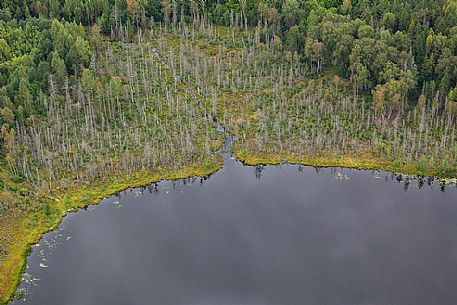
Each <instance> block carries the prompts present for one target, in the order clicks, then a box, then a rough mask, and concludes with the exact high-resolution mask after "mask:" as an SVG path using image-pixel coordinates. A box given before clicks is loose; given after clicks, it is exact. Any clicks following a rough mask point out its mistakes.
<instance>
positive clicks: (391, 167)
mask: <svg viewBox="0 0 457 305" xmlns="http://www.w3.org/2000/svg"><path fill="white" fill-rule="evenodd" d="M234 153H235V156H236V158H237V159H238V160H239V161H240V162H242V163H243V164H245V165H248V166H257V165H278V164H282V163H286V164H297V165H298V164H300V165H303V166H312V167H321V168H330V167H341V168H348V169H358V170H379V171H387V172H391V173H394V174H397V175H404V176H410V177H413V178H421V177H433V178H434V179H436V181H438V182H439V183H442V184H452V185H457V173H453V174H452V175H449V176H442V175H440V174H439V173H438V172H437V171H433V169H431V168H426V169H418V168H417V165H418V162H416V163H409V164H395V163H394V162H391V161H387V160H383V159H379V158H373V157H367V156H363V155H361V156H358V157H354V156H341V157H338V156H329V155H314V156H311V155H300V154H293V153H292V154H291V153H279V154H263V153H256V152H252V151H244V149H240V148H238V147H235V149H234Z"/></svg>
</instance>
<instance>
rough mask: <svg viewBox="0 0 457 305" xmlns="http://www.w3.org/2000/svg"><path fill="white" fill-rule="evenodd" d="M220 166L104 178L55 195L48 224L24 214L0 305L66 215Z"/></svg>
mask: <svg viewBox="0 0 457 305" xmlns="http://www.w3.org/2000/svg"><path fill="white" fill-rule="evenodd" d="M223 164H224V163H223V160H222V158H221V157H220V156H217V157H216V159H215V160H214V161H212V160H204V161H203V162H202V163H200V164H191V165H186V166H183V167H181V168H178V169H176V170H174V169H160V168H159V169H158V170H156V171H146V170H145V171H142V172H137V173H134V174H128V175H125V176H123V177H110V178H106V179H103V180H102V181H100V183H97V185H88V184H84V185H81V186H80V187H78V188H75V189H73V190H70V191H64V192H57V195H54V196H55V197H56V199H58V200H56V201H55V202H56V203H57V205H58V206H57V207H56V208H53V210H52V212H51V214H50V215H49V216H48V217H50V218H51V217H52V218H53V219H54V220H53V221H52V223H51V224H49V223H47V222H46V220H45V219H42V218H43V216H42V215H39V212H32V213H27V212H26V218H25V219H21V221H20V223H18V224H17V226H16V227H15V230H14V232H17V234H15V235H14V237H15V238H14V241H13V243H12V245H11V246H10V247H9V249H10V251H9V254H8V255H7V256H6V258H5V259H4V261H3V262H2V264H1V265H0V284H1V285H0V305H7V304H8V303H9V302H11V301H12V300H14V299H15V297H16V292H17V288H18V287H19V285H20V282H21V276H22V273H23V271H24V270H25V268H26V262H27V257H28V256H29V255H30V252H31V250H32V248H31V246H32V245H34V244H36V243H38V242H39V241H40V240H41V238H42V236H43V235H44V234H46V233H48V232H51V231H53V230H55V229H56V228H57V227H58V226H59V225H60V223H61V222H62V220H63V219H64V218H65V217H66V216H67V215H68V214H70V213H73V212H77V211H78V210H80V209H83V208H85V207H87V206H90V205H97V204H99V203H100V202H101V201H102V200H103V199H105V198H108V197H111V196H113V195H114V194H116V193H118V192H121V191H124V190H127V189H129V188H138V187H142V186H147V185H150V184H152V183H156V182H160V181H163V180H178V179H185V178H190V177H206V176H208V175H211V174H214V173H215V172H217V171H218V170H220V169H221V168H222V166H223ZM48 200H49V199H48ZM34 217H41V219H39V220H40V223H39V224H38V225H37V226H36V227H34V228H32V229H30V228H27V222H28V221H29V220H30V219H32V218H34ZM48 221H49V220H48ZM22 233H23V234H22Z"/></svg>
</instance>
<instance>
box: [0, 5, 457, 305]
mask: <svg viewBox="0 0 457 305" xmlns="http://www.w3.org/2000/svg"><path fill="white" fill-rule="evenodd" d="M209 114H210V115H209ZM212 117H216V118H218V119H219V122H220V123H221V124H222V125H223V126H224V127H225V128H226V130H228V131H230V132H231V133H232V134H234V135H235V136H236V137H237V138H238V141H237V142H236V143H235V147H234V152H235V154H236V156H237V158H239V159H240V160H242V161H244V162H246V163H248V164H265V163H280V162H283V161H288V162H292V163H302V164H307V165H313V166H347V167H356V168H368V169H385V170H391V171H394V172H402V173H406V174H415V175H419V176H436V177H438V178H456V177H457V142H456V127H457V126H456V124H457V122H456V120H457V1H455V0H431V1H429V0H427V1H425V0H415V1H413V0H395V1H386V0H321V1H318V0H226V1H224V0H218V1H209V0H190V1H183V0H161V1H159V0H34V1H32V0H3V1H1V3H0V128H1V129H0V232H1V233H0V304H1V302H2V301H5V302H6V300H7V299H9V298H10V297H11V296H12V295H13V291H14V285H15V284H17V281H18V278H19V274H20V270H21V267H23V264H24V260H23V256H24V254H25V253H26V249H27V247H28V245H29V244H31V243H33V242H34V241H36V239H37V238H38V237H39V236H40V235H41V233H43V232H45V231H47V230H49V229H50V228H52V227H53V226H55V225H56V223H58V221H59V220H60V219H61V218H62V216H63V215H64V214H65V213H66V212H67V211H68V210H71V209H74V208H76V207H80V206H84V205H86V204H88V203H92V202H93V201H95V202H96V201H97V199H98V198H99V197H100V196H101V194H97V192H96V191H97V190H100V188H102V189H104V192H103V194H104V195H105V196H106V195H109V194H110V192H111V193H113V192H116V191H120V190H121V189H122V188H125V187H126V186H130V185H131V184H137V183H138V181H137V182H132V181H134V180H135V179H137V180H139V181H140V182H141V181H142V182H145V183H147V182H152V181H153V180H155V179H161V178H164V177H174V175H175V174H173V173H177V172H179V173H180V174H179V175H178V176H189V175H197V174H209V173H211V172H213V171H215V170H216V169H217V168H219V167H220V164H221V159H220V156H219V155H218V154H217V151H218V149H219V148H220V147H221V145H222V143H223V137H224V136H223V135H222V134H221V133H219V132H218V131H217V126H216V124H215V122H214V121H213V120H212V119H211V118H212ZM158 173H160V175H158ZM145 176H148V177H150V179H149V178H144V177H145ZM138 177H143V178H138ZM107 186H109V187H107Z"/></svg>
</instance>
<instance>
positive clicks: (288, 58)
mask: <svg viewBox="0 0 457 305" xmlns="http://www.w3.org/2000/svg"><path fill="white" fill-rule="evenodd" d="M155 40H156V42H155V44H156V45H157V48H158V49H160V50H161V52H162V53H166V54H167V57H166V59H167V61H168V64H169V65H170V66H173V67H179V70H176V71H175V74H177V75H178V76H179V77H180V78H181V79H183V80H184V81H185V82H187V83H188V84H189V85H190V86H191V87H193V88H195V90H196V91H198V92H199V93H200V95H201V96H202V97H203V101H204V103H205V105H206V107H207V108H208V109H211V111H212V113H213V114H214V115H215V116H217V117H219V118H220V120H221V122H222V123H223V125H224V126H226V127H227V129H228V130H230V131H231V132H232V133H234V134H235V135H237V136H238V138H239V143H238V144H237V147H239V149H240V150H243V149H244V150H245V151H249V152H255V153H256V154H255V155H257V156H263V157H264V156H270V157H269V158H268V159H269V160H274V159H276V158H277V157H274V156H280V159H282V160H289V161H291V162H295V161H294V160H296V161H299V160H301V161H307V162H305V163H310V164H313V165H325V166H330V165H334V166H350V167H359V168H377V169H385V170H391V171H394V172H406V173H414V174H418V175H430V176H436V177H441V178H454V177H456V176H457V163H456V160H457V144H456V136H457V124H456V122H457V120H456V118H457V116H456V113H455V112H454V111H453V110H452V109H450V108H448V109H442V108H441V106H439V104H437V103H431V104H427V103H425V102H424V97H422V98H421V100H422V103H419V104H418V105H417V106H410V105H407V104H404V105H403V108H402V109H396V110H392V109H390V110H388V109H387V108H383V106H380V105H379V103H381V104H382V103H383V102H385V100H382V98H381V97H379V98H380V99H381V100H382V101H378V100H377V99H378V96H376V95H375V96H374V97H373V99H371V98H370V97H369V96H367V95H361V94H358V95H357V94H354V90H353V86H354V83H353V81H351V80H349V79H347V78H344V77H341V76H339V75H338V71H337V69H336V67H333V68H329V69H327V70H326V71H322V72H319V75H314V76H313V75H312V74H310V71H309V70H308V69H307V68H304V67H303V66H302V65H301V64H300V59H299V56H298V54H296V53H293V52H289V51H287V50H286V49H284V47H283V46H282V45H281V43H280V41H279V40H278V38H277V37H274V36H272V37H270V39H269V40H268V39H266V38H265V37H262V29H261V28H260V27H257V28H251V29H249V30H248V31H244V30H243V29H242V30H239V29H238V30H237V29H234V28H231V29H230V30H229V34H228V35H227V30H223V29H221V28H220V27H214V26H212V25H207V26H205V27H199V28H198V29H195V28H193V27H188V28H187V27H182V28H180V29H179V31H170V30H165V31H161V32H159V33H158V35H157V38H156V39H155ZM381 89H382V88H381ZM381 89H380V90H381ZM386 90H387V89H386ZM389 92H390V91H389ZM389 92H387V91H386V92H384V93H385V94H387V95H388V94H390V93H389ZM397 97H398V98H400V97H399V96H397ZM402 98H404V96H403V97H402ZM291 156H295V157H294V158H291ZM304 156H306V157H304ZM311 156H316V157H311ZM310 159H313V160H314V161H313V162H310ZM324 160H326V161H324ZM355 160H357V161H355ZM269 163H270V162H269Z"/></svg>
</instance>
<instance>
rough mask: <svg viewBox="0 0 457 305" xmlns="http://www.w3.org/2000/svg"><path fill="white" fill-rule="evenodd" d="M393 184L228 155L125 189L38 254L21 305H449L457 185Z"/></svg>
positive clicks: (455, 285)
mask: <svg viewBox="0 0 457 305" xmlns="http://www.w3.org/2000/svg"><path fill="white" fill-rule="evenodd" d="M392 178H393V177H392V175H391V174H389V173H385V172H378V173H375V172H372V171H355V170H347V169H324V170H319V171H318V172H317V171H316V170H315V169H314V168H309V167H299V166H291V165H283V166H278V167H265V168H260V167H258V168H254V167H245V166H243V165H241V164H240V163H239V162H237V161H235V160H230V161H228V162H226V164H225V167H224V168H223V169H222V170H221V171H219V172H218V173H216V174H215V175H213V176H212V177H211V178H210V179H208V180H202V179H200V178H195V179H192V180H186V181H177V182H171V181H165V182H161V183H159V184H157V185H153V186H151V187H149V188H145V189H134V190H128V191H126V192H123V193H121V194H119V196H113V197H112V198H109V199H106V200H104V201H103V202H102V203H101V204H100V205H98V206H93V207H90V208H88V209H87V210H82V211H80V212H78V213H75V214H72V215H70V216H68V217H66V218H65V219H64V221H63V223H62V225H61V226H60V228H59V230H57V231H55V232H51V233H49V234H46V235H45V236H44V238H43V240H42V241H41V242H40V244H39V245H38V246H35V247H34V248H33V253H32V255H31V256H30V257H29V259H28V268H27V270H26V273H25V275H24V281H23V283H22V285H21V287H22V288H26V289H27V291H28V294H27V295H25V300H26V301H25V304H37V305H44V304H46V305H54V304H55V305H99V304H109V305H111V304H112V305H116V304H119V305H130V304H152V305H304V304H310V305H345V304H347V305H396V304H398V305H434V304H436V305H447V304H449V305H451V304H452V305H455V304H456V303H457V190H456V189H455V188H450V187H448V188H446V191H445V192H443V191H442V190H441V188H440V186H438V185H436V184H433V183H432V185H428V184H427V183H425V184H424V185H419V182H418V181H411V183H409V184H406V185H405V183H404V182H401V183H400V182H398V181H397V180H396V179H392ZM419 186H421V187H419ZM13 304H15V305H16V304H24V301H23V300H21V301H15V302H13Z"/></svg>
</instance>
